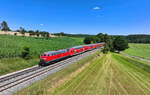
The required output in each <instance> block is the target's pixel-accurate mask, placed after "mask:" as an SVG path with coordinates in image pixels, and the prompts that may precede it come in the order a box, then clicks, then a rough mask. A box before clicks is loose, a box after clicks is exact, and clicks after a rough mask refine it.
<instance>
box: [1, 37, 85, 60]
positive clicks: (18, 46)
mask: <svg viewBox="0 0 150 95" xmlns="http://www.w3.org/2000/svg"><path fill="white" fill-rule="evenodd" d="M0 44H1V45H0V58H6V57H16V56H20V55H21V52H22V49H23V47H24V46H29V47H30V48H31V54H33V55H37V54H38V55H39V54H40V53H41V52H45V51H50V50H59V49H64V48H68V47H71V46H77V45H81V44H83V39H77V38H72V37H56V38H50V39H48V40H46V39H43V38H33V37H19V36H10V35H0Z"/></svg>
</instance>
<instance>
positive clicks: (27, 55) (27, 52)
mask: <svg viewBox="0 0 150 95" xmlns="http://www.w3.org/2000/svg"><path fill="white" fill-rule="evenodd" d="M21 57H22V58H24V59H26V60H28V59H30V58H31V56H30V48H29V47H28V46H25V47H23V51H22V54H21Z"/></svg>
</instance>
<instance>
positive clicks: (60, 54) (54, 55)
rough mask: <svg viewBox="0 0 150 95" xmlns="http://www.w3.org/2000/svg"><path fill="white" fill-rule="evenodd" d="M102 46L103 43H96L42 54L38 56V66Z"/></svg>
mask: <svg viewBox="0 0 150 95" xmlns="http://www.w3.org/2000/svg"><path fill="white" fill-rule="evenodd" d="M103 45H104V43H96V44H89V45H82V46H75V47H71V48H67V49H63V50H58V51H48V52H44V53H42V54H41V56H40V62H39V65H40V66H42V65H48V64H50V63H53V62H56V61H58V60H61V59H64V58H66V57H70V56H73V55H77V54H80V53H83V52H86V51H89V50H92V49H95V48H98V47H101V46H103Z"/></svg>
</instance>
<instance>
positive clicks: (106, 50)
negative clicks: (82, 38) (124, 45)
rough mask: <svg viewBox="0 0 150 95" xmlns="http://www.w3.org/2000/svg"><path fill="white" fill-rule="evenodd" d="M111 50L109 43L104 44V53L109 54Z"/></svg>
mask: <svg viewBox="0 0 150 95" xmlns="http://www.w3.org/2000/svg"><path fill="white" fill-rule="evenodd" d="M109 51H110V48H109V45H108V44H107V43H105V44H104V49H103V50H102V52H103V53H104V54H107V53H108V52H109Z"/></svg>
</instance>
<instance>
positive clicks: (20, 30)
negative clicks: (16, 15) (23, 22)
mask: <svg viewBox="0 0 150 95" xmlns="http://www.w3.org/2000/svg"><path fill="white" fill-rule="evenodd" d="M18 31H19V32H20V33H21V34H25V33H26V32H27V31H26V30H25V29H24V28H23V27H20V29H19V30H18Z"/></svg>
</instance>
